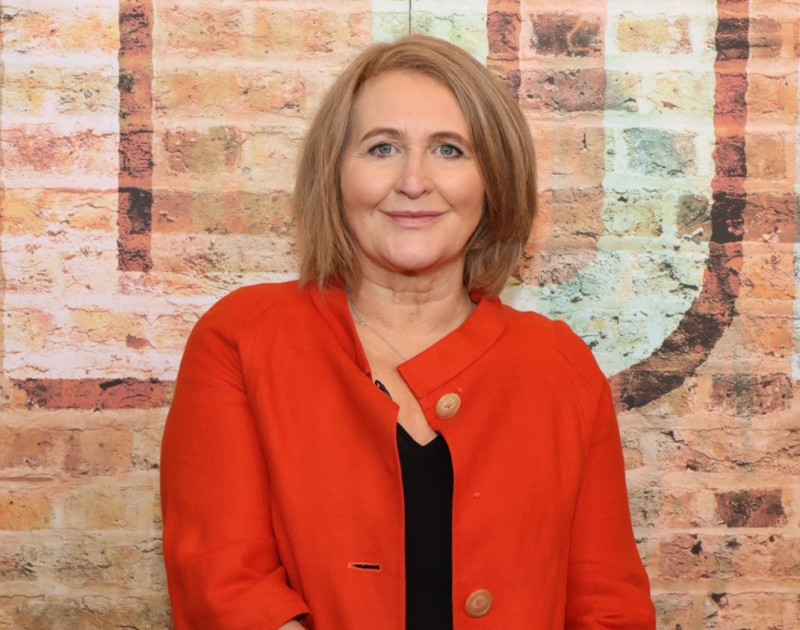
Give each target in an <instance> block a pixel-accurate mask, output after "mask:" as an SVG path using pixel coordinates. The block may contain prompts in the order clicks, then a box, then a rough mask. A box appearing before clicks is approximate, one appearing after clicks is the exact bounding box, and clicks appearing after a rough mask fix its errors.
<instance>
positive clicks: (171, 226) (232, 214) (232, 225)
mask: <svg viewBox="0 0 800 630" xmlns="http://www.w3.org/2000/svg"><path fill="white" fill-rule="evenodd" d="M153 207H154V220H153V231H154V232H164V233H188V234H193V233H208V234H264V233H266V232H273V233H278V234H282V235H287V234H288V233H289V232H290V230H291V227H290V221H291V200H290V198H289V193H287V192H283V191H273V192H270V193H250V192H244V191H235V192H227V193H220V192H214V191H210V192H202V193H195V192H191V191H175V190H165V191H161V192H157V193H156V194H155V197H154V200H153Z"/></svg>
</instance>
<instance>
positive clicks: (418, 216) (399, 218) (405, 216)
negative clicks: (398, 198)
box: [384, 210, 444, 228]
mask: <svg viewBox="0 0 800 630" xmlns="http://www.w3.org/2000/svg"><path fill="white" fill-rule="evenodd" d="M384 214H385V215H386V216H388V217H389V218H390V219H391V220H392V221H394V223H396V224H397V225H400V226H402V227H410V228H414V227H425V226H427V225H430V224H431V223H435V222H436V220H437V219H438V218H439V217H441V216H442V215H443V214H444V212H435V211H428V210H419V211H416V212H409V211H399V212H384Z"/></svg>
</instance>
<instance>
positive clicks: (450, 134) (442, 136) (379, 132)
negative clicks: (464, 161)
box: [360, 127, 472, 147]
mask: <svg viewBox="0 0 800 630" xmlns="http://www.w3.org/2000/svg"><path fill="white" fill-rule="evenodd" d="M375 136H384V137H388V138H393V139H394V138H402V136H403V134H402V132H401V131H400V130H398V129H395V128H394V127H375V128H374V129H370V130H369V131H367V132H366V133H365V134H364V135H362V136H361V140H360V142H364V141H365V140H369V139H370V138H374V137H375ZM430 138H431V140H433V141H442V140H450V141H453V142H457V143H459V144H463V145H465V146H468V147H469V146H472V143H471V142H470V141H469V140H468V139H467V138H465V137H464V136H462V135H461V134H460V133H458V132H457V131H437V132H435V133H433V134H431V136H430Z"/></svg>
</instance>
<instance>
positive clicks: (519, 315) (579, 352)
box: [503, 304, 605, 379]
mask: <svg viewBox="0 0 800 630" xmlns="http://www.w3.org/2000/svg"><path fill="white" fill-rule="evenodd" d="M503 308H504V309H505V311H506V313H507V317H508V320H509V329H510V332H511V333H512V335H519V336H520V337H524V339H520V342H522V343H525V344H526V345H530V344H534V345H538V346H540V347H541V346H543V347H544V348H545V349H547V350H548V351H549V352H551V353H552V354H553V355H555V356H558V357H561V358H562V360H563V361H565V362H566V363H568V364H569V365H570V366H572V367H573V368H574V369H575V370H576V371H577V372H578V373H580V374H582V375H583V376H584V378H592V379H594V378H595V377H596V376H597V375H600V376H602V373H601V372H600V368H599V366H598V364H597V361H596V360H595V358H594V355H593V354H592V351H591V349H590V348H589V346H588V345H587V344H586V342H585V341H584V340H583V339H581V337H580V336H579V335H578V334H577V333H576V332H575V331H574V330H572V328H571V327H570V326H569V324H567V323H566V322H564V321H561V320H556V319H551V318H549V317H547V316H546V315H542V314H541V313H537V312H534V311H520V310H517V309H515V308H513V307H511V306H508V305H505V304H504V305H503ZM603 378H605V377H603Z"/></svg>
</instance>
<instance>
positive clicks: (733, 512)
mask: <svg viewBox="0 0 800 630" xmlns="http://www.w3.org/2000/svg"><path fill="white" fill-rule="evenodd" d="M781 494H782V493H781V490H780V489H773V490H737V491H731V492H721V493H718V494H717V495H716V502H717V514H718V515H719V518H720V519H721V520H722V521H723V522H724V523H725V525H727V526H728V527H777V526H779V525H785V524H786V512H784V509H783V502H782V500H781Z"/></svg>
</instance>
